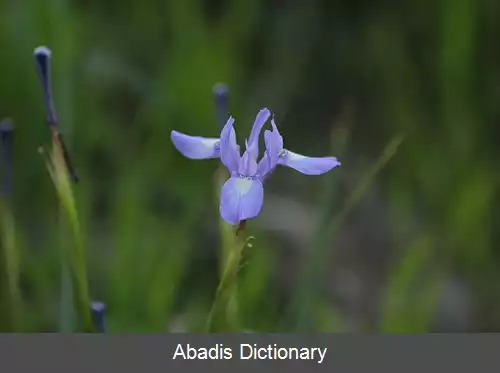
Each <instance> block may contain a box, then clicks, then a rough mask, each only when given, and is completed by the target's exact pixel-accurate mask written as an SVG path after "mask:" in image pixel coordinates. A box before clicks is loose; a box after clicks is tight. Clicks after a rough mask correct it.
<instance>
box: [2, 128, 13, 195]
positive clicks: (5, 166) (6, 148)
mask: <svg viewBox="0 0 500 373" xmlns="http://www.w3.org/2000/svg"><path fill="white" fill-rule="evenodd" d="M13 132H14V125H13V124H12V121H11V120H10V119H4V120H3V121H2V122H0V138H1V142H2V170H3V180H2V194H3V195H4V196H9V195H10V194H11V192H12V167H13V166H12V161H13V159H12V143H13V141H12V140H13Z"/></svg>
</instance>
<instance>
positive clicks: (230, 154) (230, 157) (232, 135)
mask: <svg viewBox="0 0 500 373" xmlns="http://www.w3.org/2000/svg"><path fill="white" fill-rule="evenodd" d="M233 124H234V118H233V117H230V118H229V119H228V120H227V122H226V125H225V126H224V128H223V129H222V132H221V134H220V158H221V161H222V163H223V164H224V166H226V167H227V169H228V170H229V172H230V173H233V172H237V171H238V165H239V162H240V157H241V156H240V150H239V147H238V144H237V143H236V132H235V130H234V127H233Z"/></svg>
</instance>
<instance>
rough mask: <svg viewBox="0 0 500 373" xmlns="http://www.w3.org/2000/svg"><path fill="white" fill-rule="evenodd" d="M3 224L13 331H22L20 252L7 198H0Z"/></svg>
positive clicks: (3, 244)
mask: <svg viewBox="0 0 500 373" xmlns="http://www.w3.org/2000/svg"><path fill="white" fill-rule="evenodd" d="M0 209H1V224H2V247H3V250H4V259H5V271H6V273H7V284H8V289H9V306H10V307H9V310H10V322H11V328H10V329H11V330H12V331H21V328H22V319H23V317H22V315H23V304H22V297H21V290H20V287H19V278H20V253H19V250H18V247H17V244H16V239H15V226H14V218H13V216H12V214H11V210H10V207H9V201H8V200H7V199H5V198H3V199H2V200H0Z"/></svg>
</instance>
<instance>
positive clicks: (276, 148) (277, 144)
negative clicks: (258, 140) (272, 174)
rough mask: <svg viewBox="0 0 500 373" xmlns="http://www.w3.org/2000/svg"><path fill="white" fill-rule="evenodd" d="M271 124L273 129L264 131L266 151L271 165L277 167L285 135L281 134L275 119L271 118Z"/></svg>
mask: <svg viewBox="0 0 500 373" xmlns="http://www.w3.org/2000/svg"><path fill="white" fill-rule="evenodd" d="M271 125H272V127H273V130H272V131H269V130H266V132H264V141H265V143H266V152H267V153H268V156H269V160H270V161H271V166H272V167H275V166H276V163H277V162H278V158H279V156H280V154H281V152H282V150H283V137H282V136H281V135H280V132H279V131H278V127H277V126H276V123H275V122H274V119H271Z"/></svg>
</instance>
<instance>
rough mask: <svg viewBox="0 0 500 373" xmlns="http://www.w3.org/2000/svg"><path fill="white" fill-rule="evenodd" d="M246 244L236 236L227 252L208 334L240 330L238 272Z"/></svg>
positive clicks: (211, 312) (208, 322)
mask: <svg viewBox="0 0 500 373" xmlns="http://www.w3.org/2000/svg"><path fill="white" fill-rule="evenodd" d="M243 247H244V243H242V242H241V241H240V240H238V239H237V238H236V236H235V239H234V241H233V245H232V247H231V250H229V251H228V252H227V255H226V264H225V267H224V271H223V274H222V277H221V280H220V283H219V286H218V287H217V291H216V293H215V299H214V302H213V304H212V309H211V310H210V313H209V315H208V320H207V330H208V332H230V331H237V330H238V304H237V291H238V270H239V266H240V260H241V255H242V252H243Z"/></svg>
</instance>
